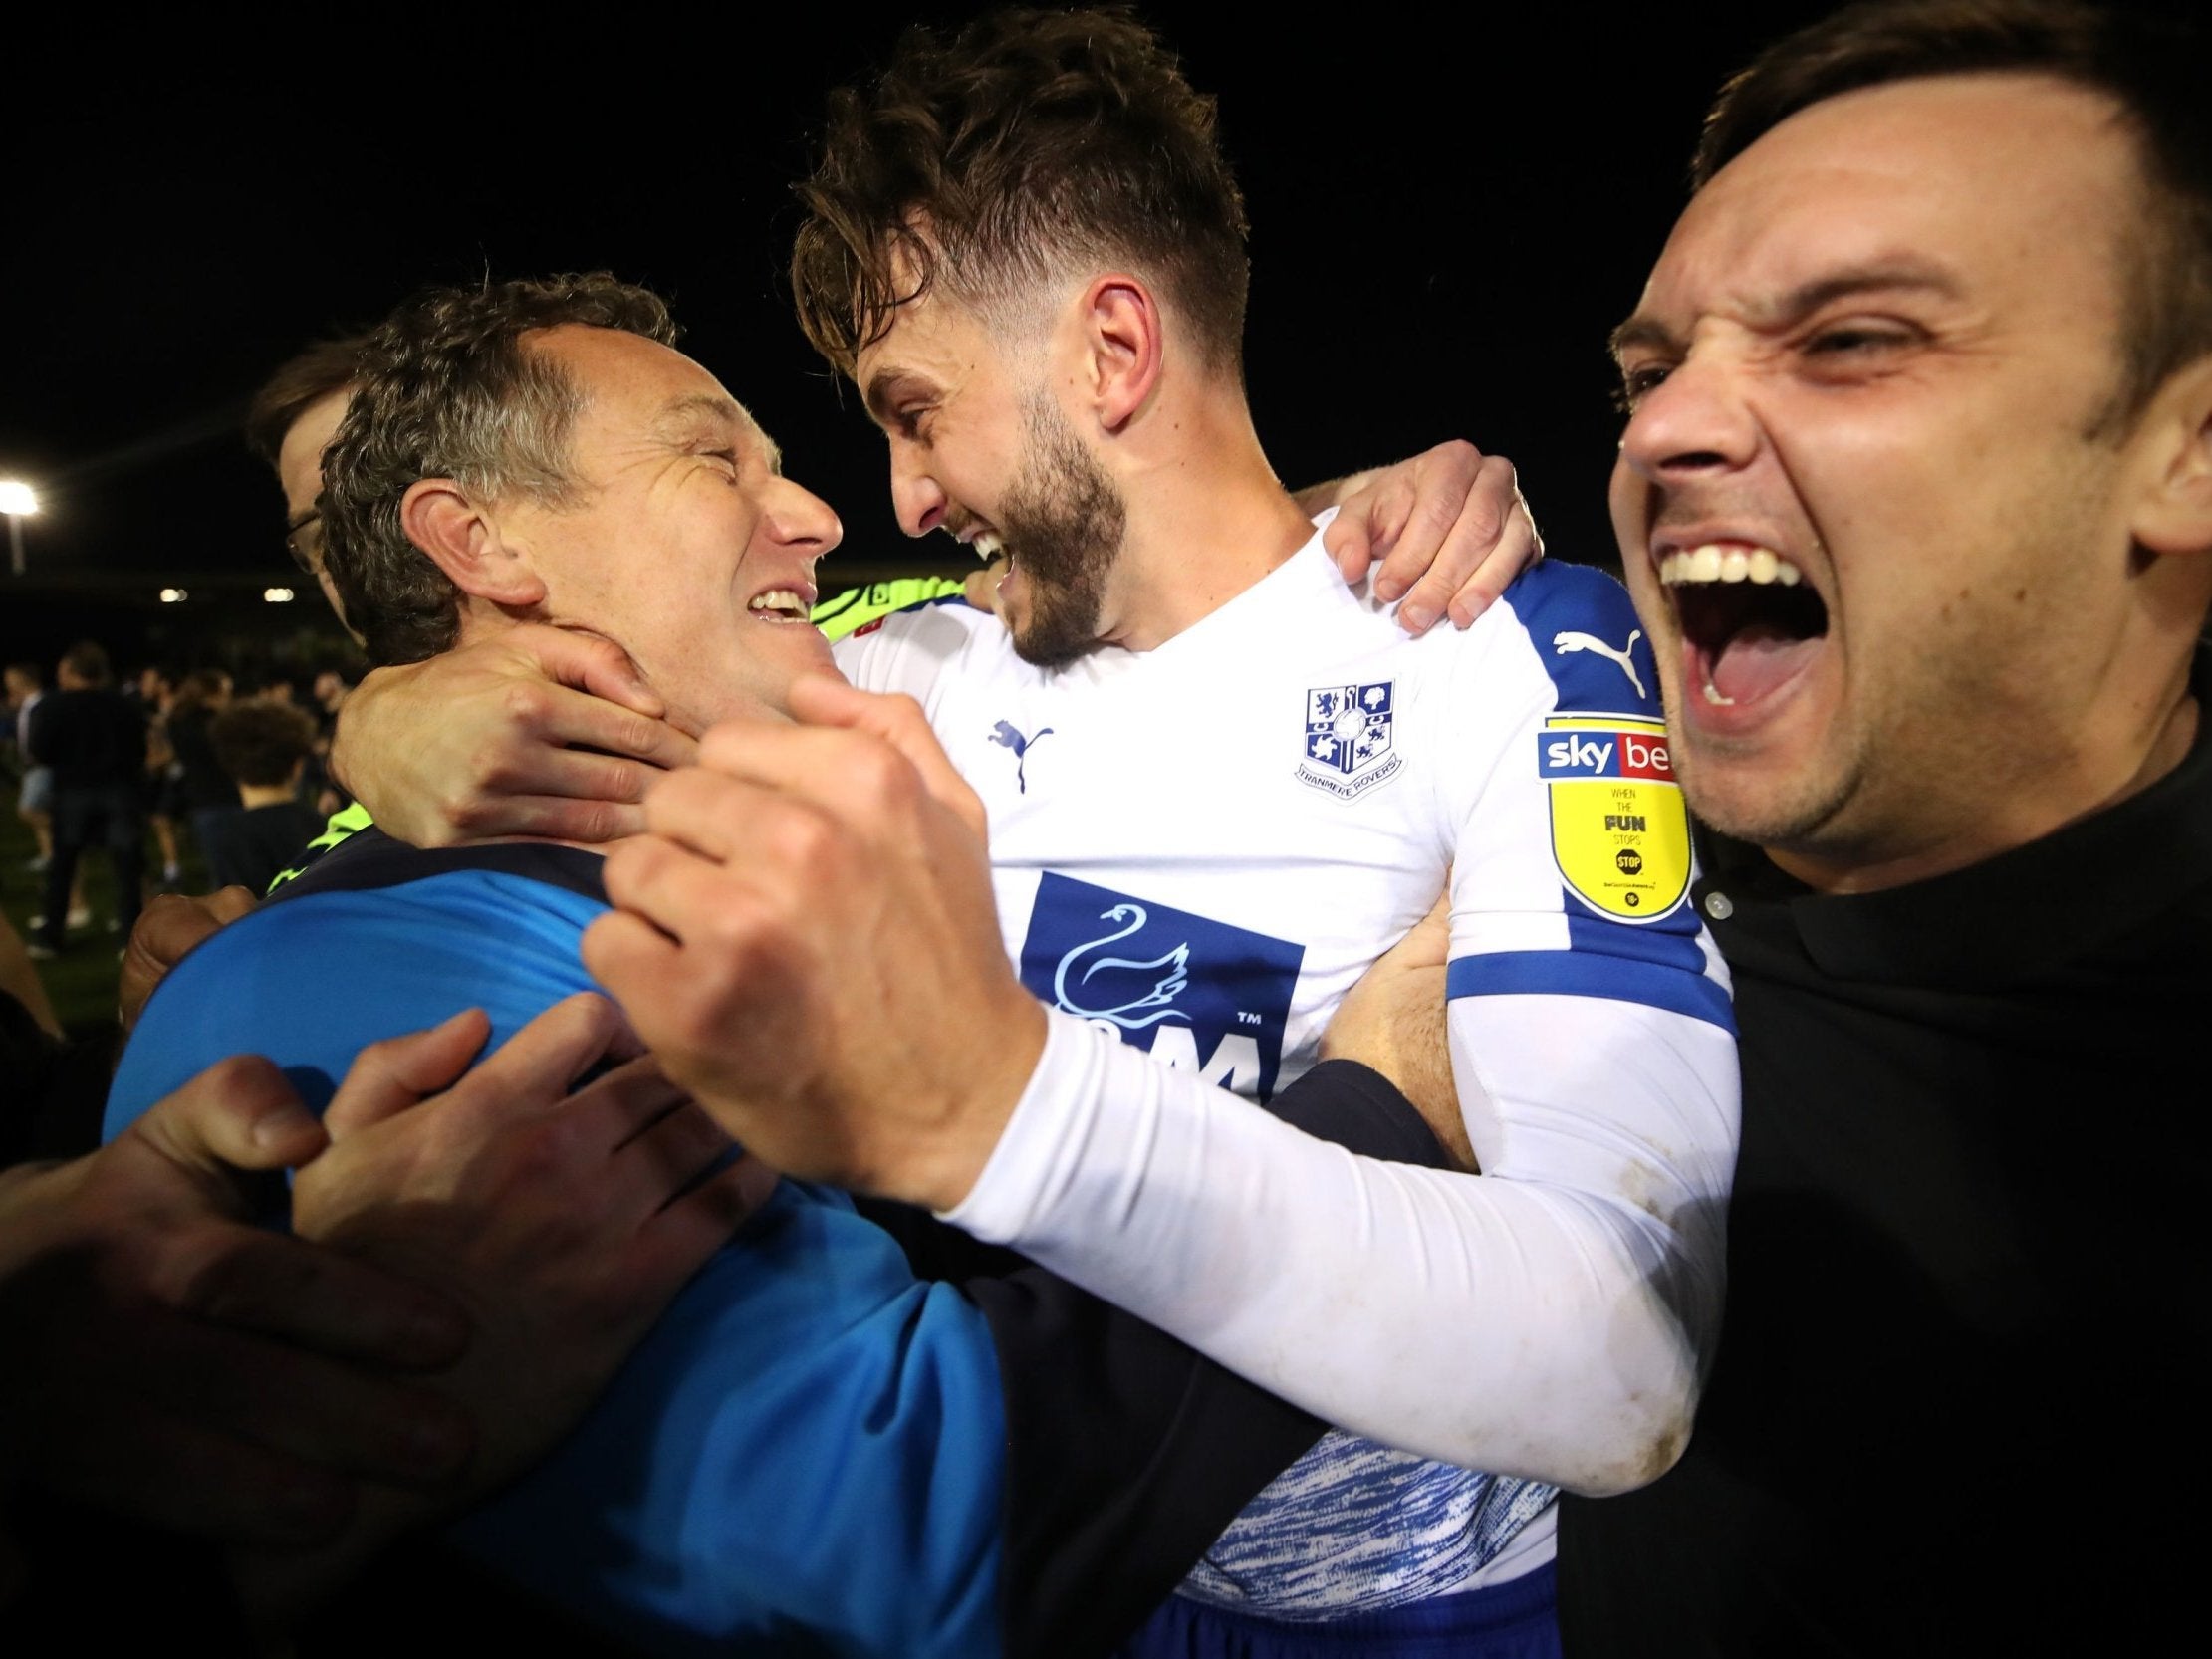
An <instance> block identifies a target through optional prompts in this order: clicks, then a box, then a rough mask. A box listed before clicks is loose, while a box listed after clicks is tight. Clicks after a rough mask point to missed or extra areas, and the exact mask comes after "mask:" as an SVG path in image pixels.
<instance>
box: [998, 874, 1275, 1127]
mask: <svg viewBox="0 0 2212 1659" xmlns="http://www.w3.org/2000/svg"><path fill="white" fill-rule="evenodd" d="M1305 960H1306V947H1305V946H1304V945H1297V944H1292V943H1291V942H1290V941H1289V940H1287V939H1276V938H1271V937H1270V936H1269V935H1267V934H1265V933H1255V932H1253V931H1251V930H1250V929H1249V928H1242V927H1233V926H1231V925H1230V924H1229V923H1227V922H1217V921H1214V920H1212V919H1211V918H1210V917H1206V916H1197V915H1193V914H1191V913H1190V912H1189V911H1187V910H1177V909H1175V908H1174V907H1173V906H1171V905H1166V904H1159V903H1155V902H1154V901H1152V900H1150V899H1144V898H1136V897H1133V896H1132V895H1130V894H1128V893H1117V892H1115V891H1114V890H1113V889H1112V888H1110V887H1099V886H1094V885H1092V884H1091V883H1090V882H1088V881H1077V880H1075V879H1073V878H1072V877H1070V876H1065V875H1056V874H1054V873H1053V872H1052V871H1050V870H1048V871H1046V872H1045V874H1044V875H1043V876H1042V877H1041V878H1040V879H1039V881H1038V884H1037V902H1036V905H1035V906H1034V907H1033V908H1032V909H1031V911H1030V916H1029V933H1028V935H1027V937H1025V938H1024V939H1023V941H1022V983H1023V984H1024V985H1026V986H1028V987H1029V989H1030V990H1031V991H1032V992H1034V993H1035V994H1036V995H1037V996H1039V997H1041V998H1043V999H1044V1000H1045V1001H1046V1002H1049V1003H1051V1004H1052V1005H1053V1006H1054V1007H1056V1008H1059V1009H1063V1010H1065V1011H1066V1012H1067V1013H1070V1014H1073V1015H1075V1016H1077V1017H1078V1018H1079V1019H1085V1020H1089V1021H1091V1022H1092V1023H1093V1024H1094V1025H1100V1026H1106V1027H1110V1028H1111V1029H1112V1030H1113V1031H1114V1032H1115V1033H1116V1034H1117V1035H1118V1036H1119V1037H1120V1039H1121V1041H1122V1042H1124V1043H1128V1044H1131V1045H1133V1046H1134V1047H1136V1048H1139V1049H1146V1050H1149V1051H1150V1052H1151V1054H1152V1055H1153V1057H1154V1058H1155V1059H1158V1060H1161V1061H1164V1062H1165V1063H1167V1064H1168V1065H1170V1066H1181V1067H1187V1068H1189V1069H1192V1070H1195V1071H1197V1072H1198V1073H1199V1074H1200V1075H1201V1076H1203V1077H1205V1078H1206V1079H1207V1080H1208V1081H1209V1082H1215V1083H1219V1084H1221V1085H1222V1086H1223V1087H1224V1088H1233V1089H1236V1090H1237V1091H1238V1092H1240V1093H1244V1094H1249V1095H1252V1096H1253V1097H1255V1098H1256V1099H1261V1100H1265V1099H1267V1098H1268V1097H1269V1096H1270V1095H1272V1094H1273V1093H1274V1092H1275V1076H1276V1070H1277V1067H1279V1066H1280V1065H1281V1064H1282V1059H1283V1032H1284V1028H1285V1026H1286V1025H1287V1024H1288V1023H1289V1020H1290V1012H1291V993H1292V991H1293V990H1294V989H1295V987H1296V986H1297V984H1298V971H1299V969H1300V967H1301V966H1302V965H1303V964H1304V962H1305Z"/></svg>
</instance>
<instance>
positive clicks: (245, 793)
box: [238, 784, 292, 807]
mask: <svg viewBox="0 0 2212 1659" xmlns="http://www.w3.org/2000/svg"><path fill="white" fill-rule="evenodd" d="M238 799H239V802H240V803H241V804H242V805H244V806H247V807H281V806H283V805H284V804H285V803H286V802H287V801H290V800H291V799H292V786H291V785H290V784H240V785H239V786H238Z"/></svg>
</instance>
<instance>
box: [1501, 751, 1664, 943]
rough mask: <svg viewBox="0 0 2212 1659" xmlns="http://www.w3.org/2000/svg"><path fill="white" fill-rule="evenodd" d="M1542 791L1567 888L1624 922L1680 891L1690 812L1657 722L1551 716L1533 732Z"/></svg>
mask: <svg viewBox="0 0 2212 1659" xmlns="http://www.w3.org/2000/svg"><path fill="white" fill-rule="evenodd" d="M1536 742H1537V776H1538V777H1540V778H1542V779H1543V780H1544V782H1545V785H1546V787H1547V788H1548V789H1549V790H1550V791H1551V796H1552V856H1553V857H1554V858H1555V859H1557V860H1558V862H1559V872H1560V875H1561V876H1562V878H1564V879H1565V880H1566V882H1567V884H1568V886H1569V887H1571V888H1573V889H1574V890H1575V892H1576V893H1577V894H1578V895H1579V896H1580V897H1582V898H1583V899H1584V900H1586V901H1587V902H1588V903H1590V904H1592V905H1593V906H1595V907H1596V908H1597V909H1598V910H1600V911H1602V912H1603V913H1604V914H1606V915H1608V916H1611V917H1614V918H1615V919H1617V920H1619V921H1624V922H1651V921H1657V920H1658V919H1659V918H1660V917H1661V916H1664V915H1666V914H1667V913H1668V912H1669V911H1671V910H1672V909H1673V908H1674V907H1675V906H1676V905H1678V904H1680V903H1681V902H1682V899H1683V897H1684V895H1686V894H1687V893H1688V892H1689V890H1690V819H1689V811H1688V809H1687V808H1685V807H1684V806H1683V805H1682V788H1681V786H1680V785H1679V784H1677V783H1675V781H1674V764H1673V762H1672V760H1671V759H1670V758H1669V757H1668V755H1667V748H1666V727H1664V726H1663V725H1661V724H1659V723H1658V722H1657V721H1655V720H1631V719H1627V718H1624V717H1622V716H1620V715H1613V714H1582V715H1558V716H1554V717H1553V718H1552V719H1550V720H1547V721H1545V722H1544V730H1543V731H1541V732H1539V733H1538V734H1537V739H1536Z"/></svg>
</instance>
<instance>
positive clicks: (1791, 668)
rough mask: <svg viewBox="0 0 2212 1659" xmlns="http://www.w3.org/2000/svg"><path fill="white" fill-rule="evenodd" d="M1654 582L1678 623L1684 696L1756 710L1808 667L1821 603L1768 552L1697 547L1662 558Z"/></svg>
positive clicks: (1823, 618) (1824, 618)
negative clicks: (1755, 706)
mask: <svg viewBox="0 0 2212 1659" xmlns="http://www.w3.org/2000/svg"><path fill="white" fill-rule="evenodd" d="M1659 582H1660V585H1661V586H1662V587H1664V588H1665V589H1666V591H1667V592H1668V593H1669V594H1670V595H1671V596H1672V598H1673V600H1674V610H1675V615H1676V616H1677V617H1678V618H1679V619H1680V621H1681V624H1682V642H1683V647H1684V654H1685V661H1684V663H1683V667H1684V671H1685V679H1686V682H1687V685H1686V689H1687V690H1688V692H1689V694H1690V695H1691V696H1693V697H1697V696H1702V697H1703V699H1704V701H1705V702H1706V703H1707V704H1708V705H1710V706H1712V707H1715V708H1731V707H1737V706H1742V705H1750V704H1753V703H1757V702H1759V701H1761V700H1763V699H1765V698H1767V697H1771V696H1773V695H1774V694H1775V693H1776V692H1778V691H1780V690H1782V689H1783V688H1784V687H1785V686H1787V685H1788V684H1789V683H1790V682H1791V681H1792V680H1794V679H1795V678H1796V677H1797V676H1798V675H1799V674H1800V673H1802V672H1803V671H1804V670H1805V669H1806V668H1807V667H1808V666H1809V665H1810V664H1811V662H1812V660H1813V657H1814V655H1815V654H1816V653H1817V652H1818V650H1819V647H1820V641H1821V640H1823V639H1825V638H1826V637H1827V636H1828V603H1827V601H1826V600H1824V599H1823V598H1822V597H1821V595H1820V594H1819V593H1818V592H1815V591H1814V588H1813V585H1812V584H1811V583H1810V582H1808V581H1807V580H1806V579H1805V573H1804V572H1803V571H1801V570H1799V569H1798V567H1797V566H1795V565H1793V564H1791V563H1790V561H1789V559H1788V558H1787V557H1786V556H1784V555H1782V554H1779V553H1777V552H1775V550H1774V549H1772V548H1765V547H1756V546H1752V545H1750V544H1747V543H1739V542H1705V543H1701V544H1700V545H1698V546H1697V547H1694V548H1682V549H1678V550H1675V551H1672V552H1669V553H1666V554H1664V555H1663V556H1662V557H1661V558H1660V560H1659Z"/></svg>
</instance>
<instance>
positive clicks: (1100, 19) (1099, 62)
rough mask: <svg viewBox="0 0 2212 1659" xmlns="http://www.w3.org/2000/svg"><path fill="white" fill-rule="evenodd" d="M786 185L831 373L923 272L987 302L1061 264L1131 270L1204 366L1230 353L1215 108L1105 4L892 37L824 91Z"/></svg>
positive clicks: (795, 268) (796, 283) (1226, 175)
mask: <svg viewBox="0 0 2212 1659" xmlns="http://www.w3.org/2000/svg"><path fill="white" fill-rule="evenodd" d="M796 188H797V190H798V194H799V199H800V201H801V202H802V203H803V204H804V205H805V207H806V210H807V219H806V222H805V223H804V224H802V225H801V226H800V229H799V237H798V242H797V244H796V245H795V246H794V247H793V249H792V255H791V284H792V292H793V297H794V298H795V299H796V300H797V302H798V307H799V323H800V327H802V328H803V329H805V330H806V332H807V338H808V339H809V340H810V341H812V342H813V343H814V345H815V348H816V350H818V351H820V352H821V353H822V355H824V356H825V357H827V358H829V359H830V361H831V362H832V363H833V364H834V365H836V367H837V368H838V369H839V371H840V372H842V373H846V374H851V373H852V372H853V367H854V361H855V359H856V358H857V357H858V356H859V355H860V352H861V351H862V350H864V349H865V348H866V347H868V346H870V345H872V344H874V342H876V341H878V340H880V339H881V338H882V337H883V335H884V334H885V333H886V332H887V331H888V330H889V328H890V324H891V317H892V313H893V312H894V311H895V310H896V309H897V308H898V307H899V306H900V305H902V304H904V303H905V302H906V301H909V300H912V299H915V298H918V297H919V296H920V295H921V294H923V293H925V292H926V291H928V289H929V288H930V287H931V286H932V285H934V284H938V283H942V284H943V285H944V287H945V289H946V291H947V292H948V293H951V294H953V295H954V296H956V297H957V298H959V299H960V300H962V301H963V302H964V303H967V304H969V305H973V306H976V307H978V308H981V309H986V310H988V309H989V308H990V307H992V306H993V305H994V304H998V303H1003V302H1005V301H1006V300H1008V299H1010V298H1013V297H1014V296H1016V295H1019V294H1022V293H1024V292H1026V291H1027V290H1029V289H1031V288H1034V287H1035V285H1036V284H1037V283H1039V282H1040V281H1042V280H1043V279H1045V278H1047V277H1049V276H1051V275H1053V274H1054V273H1055V272H1056V271H1058V270H1059V269H1061V268H1062V267H1064V266H1065V265H1066V263H1067V262H1068V261H1069V260H1072V259H1082V260H1091V261H1099V262H1107V263H1121V262H1124V261H1125V262H1126V263H1128V264H1129V265H1131V266H1133V267H1135V268H1136V270H1137V273H1138V274H1139V275H1142V276H1146V277H1149V278H1150V279H1152V280H1153V281H1156V282H1157V283H1159V284H1160V286H1161V289H1162V291H1163V298H1165V299H1166V300H1167V301H1168V303H1169V304H1171V305H1172V306H1173V307H1174V309H1175V310H1176V312H1177V313H1178V314H1179V315H1180V316H1181V317H1182V319H1183V320H1184V322H1185V323H1186V324H1187V325H1188V326H1189V328H1190V330H1191V332H1192V334H1193V335H1194V337H1195V338H1196V340H1197V342H1198V344H1199V346H1200V349H1201V350H1202V351H1203V352H1204V353H1205V355H1206V357H1207V359H1208V360H1209V361H1210V362H1212V363H1214V364H1215V365H1216V366H1219V367H1224V368H1227V369H1229V370H1231V371H1234V370H1235V369H1236V368H1237V367H1238V365H1239V364H1240V363H1241V361H1242V352H1243V336H1244V303H1245V291H1246V286H1247V281H1248V274H1249V266H1248V263H1247V260H1246V255H1245V234H1246V233H1245V219H1244V198H1243V196H1242V195H1241V194H1240V193H1239V191H1238V189H1237V183H1236V179H1235V177H1234V176H1233V175H1232V174H1231V172H1230V170H1229V164H1228V162H1227V160H1226V159H1224V157H1223V156H1222V153H1221V148H1220V145H1219V144H1218V143H1217V141H1216V139H1215V136H1214V101H1213V100H1212V99H1211V98H1207V97H1204V96H1202V95H1201V94H1199V93H1196V92H1193V91H1192V90H1191V87H1190V84H1189V83H1188V82H1187V81H1185V80H1184V79H1183V76H1182V71H1181V69H1180V67H1179V66H1178V65H1177V63H1176V60H1175V56H1174V54H1173V53H1171V52H1169V51H1168V50H1167V48H1166V47H1165V46H1163V45H1162V44H1161V43H1160V42H1159V40H1158V39H1157V38H1156V37H1155V36H1153V34H1152V33H1151V32H1150V31H1149V30H1147V29H1146V28H1145V27H1144V26H1143V25H1142V24H1140V23H1138V22H1137V21H1136V20H1135V19H1134V18H1133V17H1131V16H1130V15H1129V14H1128V13H1127V12H1126V11H1124V10H1121V9H1119V8H1110V9H1106V10H1097V11H1077V12H1046V11H1029V10H1008V11H997V12H992V13H990V14H988V15H986V16H984V17H981V18H978V19H976V20H975V21H974V22H971V23H969V24H967V25H966V26H965V27H964V28H962V29H961V30H960V32H959V33H958V34H957V35H955V36H954V37H953V38H952V39H951V40H950V41H945V40H943V39H940V38H939V37H938V36H937V35H935V34H933V33H931V32H930V31H928V30H927V29H921V28H915V29H911V30H909V31H908V32H907V34H906V36H905V38H904V39H903V40H901V41H900V43H899V46H898V50H897V51H896V53H895V54H894V55H893V56H892V58H891V62H890V65H889V67H888V68H886V69H885V70H884V71H883V73H882V74H881V75H880V76H879V77H877V78H876V79H875V80H874V81H873V82H871V83H869V84H868V85H866V86H864V87H845V88H840V89H839V90H838V91H837V92H835V93H833V94H832V95H831V97H830V114H829V121H828V127H827V130H826V131H825V133H824V136H823V140H822V152H821V159H820V161H819V163H818V164H817V166H816V168H815V171H814V175H813V176H812V177H811V178H809V179H807V180H806V181H805V182H803V183H801V184H799V185H798V186H797V187H796ZM901 262H903V269H902V268H901ZM902 276H903V278H904V280H903V281H902V280H901V277H902Z"/></svg>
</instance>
